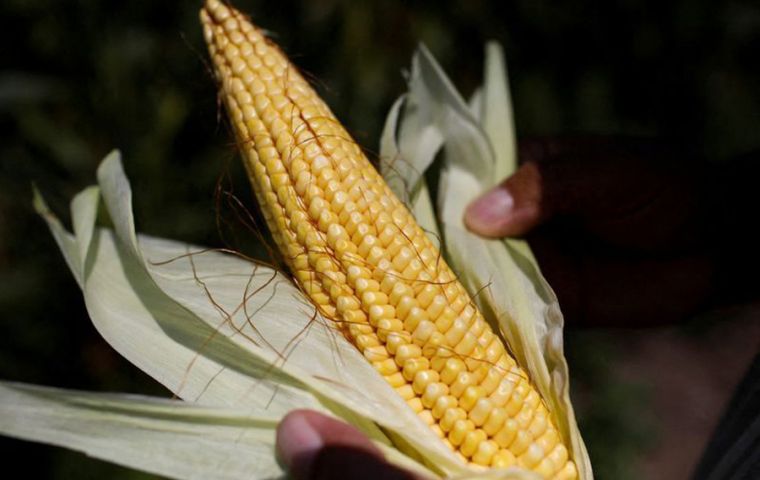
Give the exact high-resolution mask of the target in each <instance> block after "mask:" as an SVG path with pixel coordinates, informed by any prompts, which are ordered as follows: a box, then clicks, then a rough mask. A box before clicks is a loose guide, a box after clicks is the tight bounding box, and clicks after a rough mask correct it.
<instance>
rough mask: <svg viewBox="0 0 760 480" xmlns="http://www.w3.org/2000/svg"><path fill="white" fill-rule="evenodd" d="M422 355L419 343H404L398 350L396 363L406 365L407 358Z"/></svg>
mask: <svg viewBox="0 0 760 480" xmlns="http://www.w3.org/2000/svg"><path fill="white" fill-rule="evenodd" d="M421 356H422V349H421V348H420V347H419V346H418V345H414V344H409V345H402V346H400V347H399V348H398V350H396V363H397V364H398V365H404V363H406V361H407V360H409V359H412V358H419V357H421Z"/></svg>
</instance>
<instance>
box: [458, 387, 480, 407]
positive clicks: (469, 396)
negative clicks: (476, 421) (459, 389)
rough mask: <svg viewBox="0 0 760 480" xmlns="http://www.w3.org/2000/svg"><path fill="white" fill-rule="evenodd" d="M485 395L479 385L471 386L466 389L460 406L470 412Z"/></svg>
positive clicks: (460, 399)
mask: <svg viewBox="0 0 760 480" xmlns="http://www.w3.org/2000/svg"><path fill="white" fill-rule="evenodd" d="M484 395H485V393H484V392H483V389H482V388H481V387H479V386H477V385H470V386H469V387H467V388H466V389H465V391H464V393H463V394H462V396H461V397H460V398H459V405H460V406H461V407H462V408H464V409H465V410H466V411H467V412H469V411H470V410H472V409H473V408H474V407H475V403H476V402H477V401H478V400H480V399H481V398H483V396H484Z"/></svg>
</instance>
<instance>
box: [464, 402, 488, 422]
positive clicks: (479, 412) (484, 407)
mask: <svg viewBox="0 0 760 480" xmlns="http://www.w3.org/2000/svg"><path fill="white" fill-rule="evenodd" d="M465 410H467V408H465ZM493 410H494V407H493V404H492V403H491V401H490V400H488V399H487V398H484V397H481V398H479V399H478V400H477V402H475V406H474V407H473V408H472V410H470V411H469V417H470V420H472V423H474V424H475V426H476V427H481V426H483V425H484V424H485V423H486V419H487V418H488V416H489V414H490V413H491V412H492V411H493Z"/></svg>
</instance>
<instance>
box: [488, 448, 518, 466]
mask: <svg viewBox="0 0 760 480" xmlns="http://www.w3.org/2000/svg"><path fill="white" fill-rule="evenodd" d="M516 463H517V458H515V456H514V454H512V452H510V451H509V450H505V449H501V450H499V451H498V452H496V454H495V455H494V456H493V458H492V459H491V466H492V467H493V468H509V467H512V466H514V465H515V464H516Z"/></svg>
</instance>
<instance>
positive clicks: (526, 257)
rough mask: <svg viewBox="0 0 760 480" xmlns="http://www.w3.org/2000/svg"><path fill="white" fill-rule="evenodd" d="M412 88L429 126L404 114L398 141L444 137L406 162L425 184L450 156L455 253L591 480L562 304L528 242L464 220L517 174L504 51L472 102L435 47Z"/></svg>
mask: <svg viewBox="0 0 760 480" xmlns="http://www.w3.org/2000/svg"><path fill="white" fill-rule="evenodd" d="M409 85H410V91H409V93H407V94H406V97H404V98H406V99H408V98H410V97H412V96H414V97H415V98H423V99H425V102H429V103H427V104H426V105H425V111H427V112H431V113H430V114H429V115H426V116H424V117H423V119H422V120H420V118H419V115H417V116H414V117H412V120H411V121H409V122H408V121H407V118H406V117H405V116H404V115H403V114H402V115H400V117H399V118H397V119H396V120H395V122H397V123H399V124H400V125H401V126H402V127H403V126H404V125H407V126H408V128H407V129H406V130H404V129H403V128H401V129H397V135H396V141H397V145H401V143H402V142H401V140H402V138H404V139H406V141H412V140H413V139H415V138H420V139H422V138H424V135H423V132H426V131H430V130H435V131H436V132H438V133H439V134H440V136H441V137H442V138H443V139H444V140H443V142H442V144H441V145H440V146H439V147H438V148H435V146H434V145H432V144H424V145H422V142H421V146H420V148H422V146H424V147H425V155H424V156H410V157H407V158H404V160H407V161H409V163H410V167H409V168H410V171H414V172H419V175H420V177H419V178H420V179H422V180H420V181H424V178H425V177H424V174H425V171H426V169H428V168H429V167H430V165H431V162H428V161H427V159H430V158H435V156H436V155H437V154H439V152H440V153H442V163H441V166H440V178H439V179H438V185H437V188H438V201H437V210H438V219H439V225H440V230H441V232H442V234H443V238H444V253H445V256H446V258H447V259H448V260H449V261H450V263H451V266H452V268H453V269H454V270H455V271H456V272H457V274H458V275H459V278H460V280H461V281H462V282H463V283H464V285H465V286H466V287H467V289H468V290H469V291H470V292H480V293H479V295H478V296H477V297H476V302H477V303H478V304H479V306H480V307H481V309H482V311H483V313H484V315H485V316H486V318H487V319H488V320H489V321H490V322H491V323H492V324H494V325H497V326H498V328H499V330H500V331H501V334H502V335H503V336H504V338H505V339H506V340H507V342H508V344H509V347H510V350H511V351H512V352H513V354H514V355H515V357H516V359H517V361H518V362H519V364H520V365H521V366H522V367H523V368H525V369H526V370H527V372H528V374H529V375H530V377H531V379H532V381H533V383H534V384H535V386H536V388H537V389H538V390H539V392H540V393H541V395H542V396H543V398H544V400H545V401H546V403H547V406H548V407H549V409H550V411H551V412H552V414H553V415H554V417H555V420H556V422H557V424H558V427H559V429H560V431H561V432H562V435H563V436H564V438H565V439H566V441H567V443H568V444H569V448H570V450H571V454H572V457H573V459H574V460H575V461H576V464H577V466H578V469H579V473H580V478H581V479H584V480H588V479H591V478H593V474H592V471H591V466H590V462H589V459H588V454H587V452H586V449H585V446H584V443H583V440H582V438H581V435H580V431H579V429H578V426H577V423H576V421H575V415H574V412H573V408H572V404H571V403H570V398H569V384H568V382H569V377H568V370H567V362H566V360H565V357H564V353H563V340H562V328H563V319H562V314H561V313H560V310H559V306H558V303H557V298H556V296H555V295H554V292H553V291H552V290H551V288H550V287H549V286H548V284H547V283H546V280H545V279H544V278H543V276H542V275H541V272H540V270H539V268H538V265H537V263H536V261H535V258H534V257H533V254H532V252H531V251H530V248H529V246H528V245H527V243H526V242H524V241H520V240H511V239H510V240H487V239H483V238H480V237H478V236H476V235H474V234H472V233H470V232H468V231H467V230H466V229H465V227H464V223H463V217H464V209H465V207H466V206H467V205H468V204H469V203H470V202H471V201H472V200H474V199H475V198H477V197H478V196H479V195H480V194H482V193H483V192H485V191H486V190H487V189H488V188H490V187H492V186H493V185H494V184H495V183H497V182H498V181H500V180H502V179H503V178H504V177H506V176H507V175H509V174H511V173H512V172H514V170H515V168H516V152H515V136H514V127H513V119H512V105H511V98H510V94H509V87H508V83H507V75H506V66H505V64H504V60H503V54H502V51H501V47H499V46H498V45H497V44H495V43H491V44H489V45H488V46H487V49H486V68H485V83H484V85H483V87H481V88H480V89H479V90H477V91H476V93H475V94H474V95H473V97H472V98H471V100H470V102H469V104H468V103H465V101H464V100H463V99H462V97H461V96H460V95H459V93H458V92H457V91H456V89H454V87H453V86H452V84H451V82H450V81H449V80H448V78H447V77H446V75H445V73H444V72H443V70H442V69H441V68H440V66H439V65H438V64H437V63H436V61H435V59H434V58H433V57H432V55H430V53H429V52H428V51H427V50H426V49H425V48H420V50H419V51H418V52H417V54H416V55H415V57H414V61H413V64H412V74H411V77H410V79H409ZM426 122H428V123H426ZM402 136H403V137H402ZM386 142H389V140H388V139H386ZM386 148H388V149H389V150H392V147H386ZM406 148H407V149H406V150H404V149H399V151H400V152H401V155H403V152H404V151H410V152H414V151H417V149H415V148H414V146H407V147H406ZM423 160H424V161H423Z"/></svg>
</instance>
